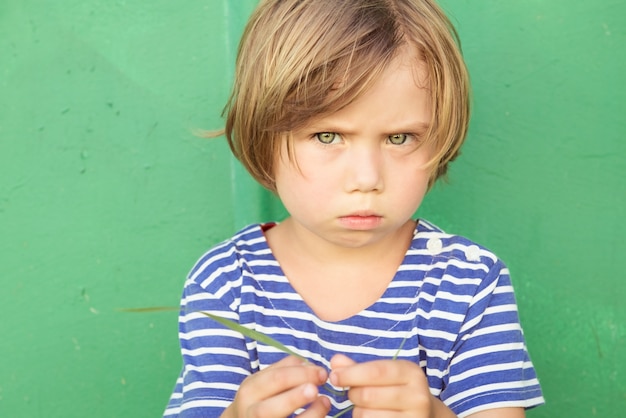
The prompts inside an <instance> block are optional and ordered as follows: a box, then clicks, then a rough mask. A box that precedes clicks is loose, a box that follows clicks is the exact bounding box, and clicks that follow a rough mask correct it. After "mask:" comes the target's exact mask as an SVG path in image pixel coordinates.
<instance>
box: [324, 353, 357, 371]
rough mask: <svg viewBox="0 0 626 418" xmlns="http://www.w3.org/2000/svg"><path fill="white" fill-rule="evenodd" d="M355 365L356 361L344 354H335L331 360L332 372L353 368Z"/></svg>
mask: <svg viewBox="0 0 626 418" xmlns="http://www.w3.org/2000/svg"><path fill="white" fill-rule="evenodd" d="M355 364H356V362H355V361H354V360H352V359H351V358H349V357H348V356H345V355H343V354H335V355H334V356H333V357H332V358H331V359H330V368H331V369H332V370H335V369H342V368H344V367H349V366H353V365H355Z"/></svg>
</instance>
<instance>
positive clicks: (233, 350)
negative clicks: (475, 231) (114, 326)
mask: <svg viewBox="0 0 626 418" xmlns="http://www.w3.org/2000/svg"><path fill="white" fill-rule="evenodd" d="M455 40H456V35H455V32H454V29H453V28H452V27H451V25H450V23H449V21H448V20H447V18H446V17H445V16H444V14H443V13H442V11H441V10H440V9H439V8H438V6H437V5H435V4H434V2H433V1H432V0H350V1H337V0H264V1H261V4H260V5H259V6H258V8H257V10H256V11H255V13H254V14H253V16H252V18H251V20H250V22H249V24H248V26H247V27H246V30H245V33H244V36H243V39H242V42H241V45H240V50H239V56H238V60H237V71H236V79H235V86H234V90H233V94H232V97H231V99H230V102H229V104H228V106H227V122H226V130H225V132H226V137H227V138H228V141H229V143H230V145H231V148H232V150H233V152H234V153H235V155H236V156H237V158H239V160H240V161H241V162H242V163H243V165H244V166H245V167H246V168H247V169H248V170H249V172H250V173H251V174H252V175H253V176H254V177H255V178H256V179H257V180H258V181H259V182H260V183H261V184H263V185H264V186H265V187H267V188H268V189H270V190H272V191H274V192H275V193H276V194H277V195H278V197H279V198H280V199H281V201H282V202H283V204H284V206H285V208H286V209H287V211H288V212H289V217H288V218H287V219H285V220H283V221H282V222H280V223H268V224H261V225H251V226H248V227H246V228H244V229H243V230H242V231H240V232H239V233H237V234H236V235H235V236H234V237H233V238H231V239H229V240H227V241H225V242H223V243H221V244H219V245H218V246H216V247H215V248H213V249H212V250H210V251H209V252H208V253H207V254H205V255H204V256H203V257H202V258H201V259H200V260H199V261H198V263H197V264H196V266H195V267H194V268H193V269H192V271H191V273H190V275H189V277H188V280H187V281H186V283H185V288H184V294H183V298H182V310H181V315H180V342H181V347H182V356H183V361H184V367H183V371H182V374H181V377H180V378H179V380H178V382H177V384H176V388H175V391H174V394H173V395H172V398H171V400H170V403H169V405H168V408H167V410H166V412H165V416H179V417H218V416H222V417H244V416H253V417H285V416H290V415H292V414H301V416H303V417H324V416H335V415H337V414H340V413H346V414H347V415H346V416H349V415H351V414H353V415H354V416H368V417H369V416H371V417H393V416H412V417H425V418H426V417H428V418H432V417H454V416H458V417H475V418H488V417H498V418H515V417H523V416H524V409H526V408H529V407H533V406H535V405H538V404H541V403H542V402H543V399H542V395H541V390H540V387H539V383H538V381H537V379H536V376H535V371H534V369H533V366H532V364H531V362H530V360H529V357H528V354H527V351H526V345H525V342H524V338H523V335H522V330H521V328H520V324H519V320H518V315H517V307H516V303H515V299H514V295H513V289H512V287H511V282H510V280H509V272H508V270H507V268H506V267H505V266H504V264H503V263H502V261H500V260H499V259H498V258H497V257H496V256H495V255H494V254H493V253H491V252H490V251H488V250H487V249H485V248H483V247H481V246H478V245H476V244H474V243H473V242H471V241H469V240H467V239H465V238H462V237H459V236H455V235H449V234H446V233H444V232H442V231H441V230H440V229H438V228H437V227H435V226H434V225H432V224H430V223H428V222H427V221H425V220H423V219H419V220H414V219H413V218H412V216H413V214H414V213H415V211H416V210H417V208H418V207H419V205H420V203H421V201H422V198H423V197H424V195H425V194H426V192H427V191H428V190H429V188H430V187H431V186H432V185H433V183H434V182H435V181H436V180H437V179H438V178H439V177H441V176H442V175H444V174H445V172H446V168H447V166H448V163H449V162H450V161H452V160H453V159H454V158H455V156H456V155H457V153H458V150H459V148H460V146H461V144H462V142H463V140H464V138H465V134H466V130H467V124H468V117H469V104H468V103H469V98H468V96H469V94H468V90H469V87H468V77H467V73H466V69H465V66H464V63H463V60H462V58H461V55H460V53H459V50H458V47H457V44H456V42H455ZM199 311H205V312H209V313H212V314H215V315H219V316H222V317H224V318H227V319H230V320H233V321H236V322H238V323H239V324H241V325H243V326H245V327H247V328H251V329H254V330H256V331H259V332H262V333H264V334H266V335H268V336H270V337H272V338H274V339H276V340H278V341H279V342H281V343H282V344H284V345H285V346H287V347H288V348H290V349H291V350H293V351H294V352H296V353H297V354H299V355H300V356H302V357H304V358H306V359H307V360H308V361H307V362H303V361H302V360H301V359H298V358H297V357H288V356H287V355H286V354H284V353H283V352H282V351H280V350H277V349H275V348H273V347H271V346H269V345H266V344H263V343H260V342H258V341H256V340H254V339H250V338H247V337H244V336H243V335H241V334H240V333H237V332H235V331H232V330H229V329H227V328H225V327H223V326H221V325H220V324H218V323H217V322H215V321H213V320H212V319H210V318H208V317H206V316H204V315H203V314H201V313H199ZM344 389H345V390H344Z"/></svg>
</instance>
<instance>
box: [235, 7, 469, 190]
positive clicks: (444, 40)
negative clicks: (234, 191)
mask: <svg viewBox="0 0 626 418" xmlns="http://www.w3.org/2000/svg"><path fill="white" fill-rule="evenodd" d="M403 45H409V46H411V47H414V48H416V49H417V51H418V52H419V54H420V57H421V60H423V62H424V63H425V68H426V71H427V80H426V82H427V85H426V88H427V89H428V90H429V91H430V94H431V104H432V121H431V123H430V127H429V132H428V133H427V138H428V140H429V141H432V143H433V144H434V149H435V150H436V154H435V157H434V158H433V160H432V165H433V167H432V178H431V184H430V185H431V186H432V184H433V183H434V182H435V181H436V180H437V179H438V178H439V177H441V176H443V175H444V174H445V173H446V171H447V167H448V163H449V162H450V161H452V160H453V159H454V158H455V157H456V156H457V154H458V152H459V148H460V147H461V144H462V143H463V141H464V139H465V136H466V133H467V127H468V123H469V113H470V104H469V102H470V100H469V80H468V74H467V70H466V67H465V64H464V62H463V58H462V56H461V52H460V47H459V42H458V36H457V34H456V31H455V29H454V27H453V26H452V24H451V23H450V21H449V20H448V18H447V17H446V16H445V14H444V13H443V11H442V10H441V9H440V8H439V6H437V4H436V3H435V2H434V1H432V0H349V1H337V0H262V1H261V2H260V4H259V6H258V7H257V9H256V10H255V11H254V13H253V15H252V16H251V18H250V20H249V22H248V24H247V26H246V28H245V31H244V34H243V37H242V39H241V43H240V45H239V53H238V57H237V62H236V72H235V83H234V86H233V91H232V94H231V97H230V100H229V101H228V104H227V105H226V108H225V109H224V113H225V114H226V126H225V129H224V133H225V135H226V138H227V139H228V143H229V145H230V147H231V149H232V151H233V153H234V155H235V156H236V157H237V158H238V159H239V160H240V161H241V163H242V164H243V165H244V167H245V168H246V169H247V170H248V171H249V172H250V174H251V175H252V176H253V177H254V178H255V179H256V180H257V181H259V182H260V183H261V184H262V185H264V186H265V187H267V188H268V189H270V190H275V184H274V176H273V171H274V170H273V165H274V162H275V160H276V155H277V154H278V152H279V150H280V144H281V138H284V137H285V136H287V137H288V136H289V132H290V131H292V130H294V129H297V128H299V127H302V126H303V125H305V124H306V123H307V122H308V121H310V120H311V119H312V118H314V117H318V116H323V115H327V114H330V113H333V112H336V111H337V110H339V109H341V108H343V107H345V106H347V105H348V104H350V103H351V102H352V101H354V100H355V99H356V98H357V97H359V95H360V94H361V93H362V92H364V91H365V90H367V88H368V87H369V86H371V85H372V84H373V83H374V82H375V81H376V79H377V77H378V76H379V75H380V74H381V73H382V71H383V70H384V69H385V67H386V66H387V65H388V64H389V63H390V62H391V61H392V60H393V58H394V57H395V56H396V55H397V54H398V52H399V50H400V48H401V47H402V46H403ZM331 91H332V93H333V94H330V92H331Z"/></svg>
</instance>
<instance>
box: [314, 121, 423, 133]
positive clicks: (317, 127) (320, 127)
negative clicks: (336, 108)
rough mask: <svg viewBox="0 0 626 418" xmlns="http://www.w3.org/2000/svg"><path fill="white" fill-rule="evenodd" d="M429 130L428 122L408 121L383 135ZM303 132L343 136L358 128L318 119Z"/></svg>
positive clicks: (387, 130) (386, 130)
mask: <svg viewBox="0 0 626 418" xmlns="http://www.w3.org/2000/svg"><path fill="white" fill-rule="evenodd" d="M429 129H430V123H429V122H423V121H409V122H403V123H398V124H396V125H395V126H394V127H392V129H385V131H384V132H385V134H387V135H392V134H398V133H424V132H427V131H428V130H429ZM303 130H306V131H312V132H313V131H314V132H339V133H345V134H348V135H350V134H353V133H354V131H355V130H358V127H352V126H346V125H342V124H341V123H337V122H336V121H332V120H327V121H325V120H324V119H320V120H318V121H315V122H312V123H310V124H306V125H305V126H304V127H303Z"/></svg>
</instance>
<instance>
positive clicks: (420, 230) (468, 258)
mask: <svg viewBox="0 0 626 418" xmlns="http://www.w3.org/2000/svg"><path fill="white" fill-rule="evenodd" d="M411 251H413V253H414V254H415V257H417V258H421V259H422V261H421V262H422V263H423V262H424V261H423V260H427V262H428V263H429V267H428V272H427V273H426V277H425V279H426V280H427V281H428V279H431V280H430V281H431V283H432V284H433V285H435V286H436V287H437V288H438V289H442V288H445V289H446V290H448V291H450V292H453V293H455V294H458V293H462V294H464V295H465V296H466V297H469V296H472V295H475V294H477V293H482V291H483V290H487V291H488V292H493V291H495V288H496V287H500V288H501V290H499V291H503V290H507V291H512V288H511V287H510V286H511V283H510V277H509V270H508V268H507V267H506V265H505V263H504V262H503V261H502V260H501V259H500V258H499V257H498V256H497V255H496V254H495V253H494V252H492V251H491V250H489V249H488V248H485V247H484V246H482V245H480V244H478V243H476V242H474V241H472V240H470V239H468V238H466V237H464V236H461V235H455V234H449V233H447V232H445V231H443V230H442V229H441V228H439V227H437V226H435V225H434V224H432V223H430V222H428V221H425V220H420V221H419V223H418V226H417V228H416V233H415V237H414V239H413V242H412V246H411Z"/></svg>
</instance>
